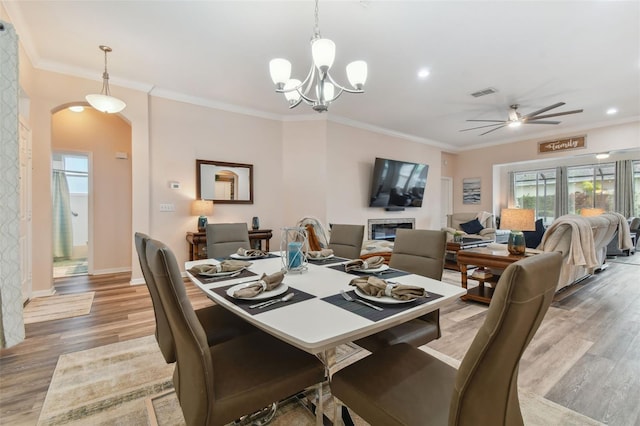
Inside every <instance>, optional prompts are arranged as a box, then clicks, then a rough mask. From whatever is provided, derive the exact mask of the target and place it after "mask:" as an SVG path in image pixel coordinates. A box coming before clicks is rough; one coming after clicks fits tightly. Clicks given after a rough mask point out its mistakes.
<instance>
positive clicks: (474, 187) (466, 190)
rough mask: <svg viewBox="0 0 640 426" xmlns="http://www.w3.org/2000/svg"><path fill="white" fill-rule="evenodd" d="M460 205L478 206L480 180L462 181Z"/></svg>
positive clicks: (466, 179) (468, 179) (469, 179)
mask: <svg viewBox="0 0 640 426" xmlns="http://www.w3.org/2000/svg"><path fill="white" fill-rule="evenodd" d="M462 204H480V178H464V179H462Z"/></svg>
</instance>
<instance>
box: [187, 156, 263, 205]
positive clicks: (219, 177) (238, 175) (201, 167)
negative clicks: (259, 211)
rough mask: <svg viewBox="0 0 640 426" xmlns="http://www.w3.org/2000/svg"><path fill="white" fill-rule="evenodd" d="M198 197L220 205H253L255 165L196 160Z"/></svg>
mask: <svg viewBox="0 0 640 426" xmlns="http://www.w3.org/2000/svg"><path fill="white" fill-rule="evenodd" d="M196 196H197V197H198V198H199V199H202V200H212V201H213V202H214V203H220V204H253V164H241V163H225V162H222V161H207V160H196Z"/></svg>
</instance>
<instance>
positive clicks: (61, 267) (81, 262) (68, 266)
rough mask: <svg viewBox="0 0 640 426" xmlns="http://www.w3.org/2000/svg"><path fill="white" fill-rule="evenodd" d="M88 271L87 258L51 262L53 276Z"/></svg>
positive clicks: (60, 276) (82, 273)
mask: <svg viewBox="0 0 640 426" xmlns="http://www.w3.org/2000/svg"><path fill="white" fill-rule="evenodd" d="M88 271H89V265H88V264H87V259H86V258H84V259H73V260H63V261H59V262H53V278H62V277H69V276H72V275H85V274H87V273H88Z"/></svg>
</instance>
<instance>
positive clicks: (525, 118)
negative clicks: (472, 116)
mask: <svg viewBox="0 0 640 426" xmlns="http://www.w3.org/2000/svg"><path fill="white" fill-rule="evenodd" d="M562 105H564V102H558V103H557V104H553V105H549V106H548V107H544V108H542V109H539V110H537V111H534V112H532V113H529V114H526V115H522V114H520V113H519V112H518V106H519V105H518V104H515V105H511V107H510V108H509V119H508V120H467V121H480V122H484V123H495V124H487V125H486V126H479V127H471V128H469V129H462V130H460V131H461V132H466V131H467V130H475V129H484V128H487V127H493V129H491V130H488V131H486V132H484V133H481V134H480V136H482V135H486V134H487V133H491V132H493V131H496V130H498V129H501V128H503V127H505V126H509V127H518V126H520V125H521V124H523V123H524V124H560V121H550V120H542V119H543V118H551V117H558V116H560V115H567V114H577V113H580V112H582V110H581V109H574V110H573V111H565V112H556V113H553V114H545V115H540V114H542V113H543V112H547V111H549V110H551V109H554V108H558V107H560V106H562Z"/></svg>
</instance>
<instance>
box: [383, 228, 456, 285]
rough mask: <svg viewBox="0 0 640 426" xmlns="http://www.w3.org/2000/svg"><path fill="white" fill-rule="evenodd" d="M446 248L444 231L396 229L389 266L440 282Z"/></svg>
mask: <svg viewBox="0 0 640 426" xmlns="http://www.w3.org/2000/svg"><path fill="white" fill-rule="evenodd" d="M446 246H447V233H446V232H445V231H430V230H426V229H398V230H396V240H395V242H394V243H393V253H392V254H391V260H390V261H389V266H390V267H392V268H396V269H401V270H403V271H407V272H411V273H412V274H418V275H422V276H425V277H428V278H433V279H434V280H440V279H441V278H442V271H443V269H444V254H445V250H446Z"/></svg>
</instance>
